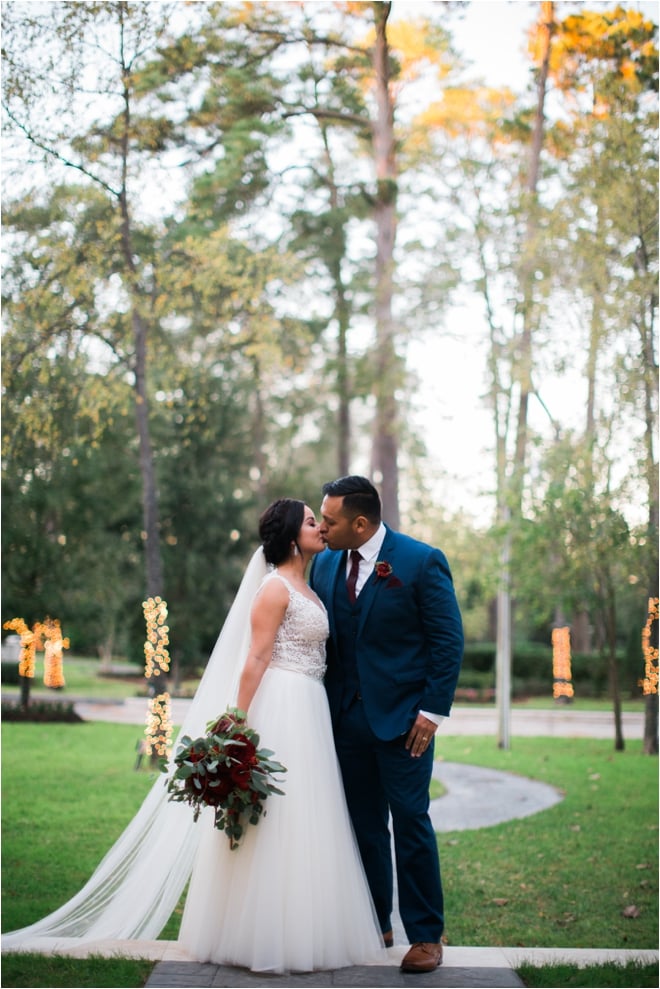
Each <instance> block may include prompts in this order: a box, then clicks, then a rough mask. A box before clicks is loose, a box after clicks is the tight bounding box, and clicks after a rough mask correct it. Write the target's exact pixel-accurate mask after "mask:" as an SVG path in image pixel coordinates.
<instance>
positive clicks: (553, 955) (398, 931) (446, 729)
mask: <svg viewBox="0 0 660 989" xmlns="http://www.w3.org/2000/svg"><path fill="white" fill-rule="evenodd" d="M188 703H189V702H187V701H183V700H179V699H175V700H174V701H173V704H172V720H173V722H174V724H180V723H181V720H182V717H183V715H184V714H185V711H186V709H187V705H188ZM75 706H76V710H77V711H78V713H79V714H80V715H81V717H83V718H85V719H86V720H90V721H92V720H98V721H116V722H121V723H124V724H136V725H142V724H144V722H145V714H146V701H145V699H144V698H131V699H130V700H128V701H125V702H118V703H108V702H94V701H89V700H84V701H83V700H81V701H79V702H76V705H75ZM643 730H644V720H643V714H637V713H635V714H625V715H624V724H623V731H624V737H625V738H628V739H632V738H642V737H643ZM440 731H441V732H443V733H445V734H451V735H496V734H497V731H498V727H497V715H496V712H495V710H494V709H493V708H492V707H490V708H486V707H484V708H477V707H471V706H470V707H463V708H460V707H459V708H454V710H453V711H452V715H451V718H450V719H449V721H447V722H445V723H444V724H443V726H442V728H441V729H440ZM510 733H511V736H512V737H515V736H533V735H540V736H546V735H547V736H562V737H575V738H613V724H612V715H611V714H608V713H602V712H579V711H574V710H572V709H570V708H568V707H566V708H556V709H555V708H553V709H551V710H548V711H537V710H525V709H521V708H516V709H515V710H512V713H511V724H510ZM434 776H435V777H436V778H437V779H439V780H440V781H441V782H442V783H443V785H444V787H445V789H446V791H447V792H446V794H445V795H444V796H443V797H441V798H440V799H439V800H435V801H433V802H432V804H431V817H432V820H433V823H434V827H435V829H436V830H437V831H457V830H463V829H472V828H480V827H490V826H492V825H494V824H499V823H501V822H502V821H507V820H511V819H512V818H519V817H527V816H530V815H532V814H536V813H539V812H541V811H543V810H545V809H547V808H548V807H552V806H553V805H554V804H556V803H557V802H558V801H560V800H561V799H562V794H561V793H560V792H559V791H557V790H556V789H555V788H554V787H551V786H548V785H546V784H544V783H539V782H537V781H535V780H529V779H525V778H524V777H519V776H516V775H514V774H513V773H502V772H497V771H495V770H490V769H485V768H483V767H479V766H465V765H462V764H458V763H449V762H442V761H438V762H436V764H435V767H434ZM394 936H395V945H394V947H393V948H390V949H389V950H388V951H386V952H385V951H384V952H383V956H384V957H383V959H382V963H379V964H375V965H364V966H360V967H355V968H346V969H337V970H334V971H327V972H313V973H303V974H295V973H287V974H285V975H271V974H262V975H257V974H255V973H253V972H249V971H247V970H245V969H238V968H232V967H229V966H225V965H216V964H202V963H200V962H196V961H194V960H193V959H191V958H190V957H189V956H188V955H186V953H185V952H184V951H183V950H182V948H181V947H180V946H179V945H178V944H177V943H176V942H171V941H105V942H96V943H89V942H88V943H85V944H82V943H79V942H76V941H57V942H48V943H43V944H42V945H41V946H40V947H37V946H35V947H36V948H37V950H41V951H43V952H45V953H55V952H57V953H61V954H67V955H72V956H74V957H85V956H87V955H91V954H95V955H106V956H113V955H121V956H125V957H135V958H149V959H151V960H153V961H154V962H155V963H156V964H155V967H154V969H153V971H152V973H151V976H150V978H149V980H148V982H147V983H146V986H147V989H187V987H191V989H192V987H216V986H221V987H235V989H239V987H263V986H267V987H271V986H272V987H278V989H279V987H283V989H284V987H286V989H294V987H307V986H312V987H313V986H319V987H325V986H341V987H351V986H352V987H362V986H380V987H390V986H392V987H395V986H404V987H407V986H417V987H419V989H426V987H435V986H438V987H452V989H458V987H463V986H466V987H482V989H489V987H491V986H492V987H505V989H507V987H509V989H517V987H520V986H523V982H522V981H521V980H520V979H519V977H518V976H517V975H516V973H515V971H514V970H515V969H516V968H517V967H519V966H520V965H521V964H524V963H530V964H537V965H541V964H546V963H556V962H566V963H568V964H572V965H575V966H578V967H584V966H587V965H593V964H599V963H602V962H615V963H621V964H623V963H625V962H626V961H629V960H635V961H641V962H643V963H646V964H650V965H657V963H658V952H657V951H634V950H632V951H615V950H611V951H610V950H605V949H589V948H584V949H561V948H560V949H552V948H476V947H459V946H451V945H450V946H448V947H446V949H445V956H444V961H443V964H442V967H441V968H438V969H436V971H435V972H432V973H429V974H423V975H411V974H404V973H402V972H401V970H400V967H399V965H400V962H401V959H402V958H403V955H404V954H405V952H406V950H407V947H408V946H407V944H406V938H405V934H404V932H403V928H402V925H401V922H400V920H399V919H398V916H397V917H396V920H395V923H394Z"/></svg>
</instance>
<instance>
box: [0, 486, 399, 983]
mask: <svg viewBox="0 0 660 989" xmlns="http://www.w3.org/2000/svg"><path fill="white" fill-rule="evenodd" d="M259 535H260V538H261V541H262V546H261V547H260V548H259V549H258V550H257V551H256V553H255V554H254V556H253V557H252V560H251V561H250V563H249V565H248V567H247V570H246V572H245V576H244V578H243V581H242V583H241V586H240V588H239V590H238V593H237V595H236V598H235V601H234V604H233V605H232V608H231V611H230V613H229V615H228V616H227V620H226V621H225V624H224V627H223V629H222V632H221V634H220V637H219V639H218V642H217V643H216V646H215V648H214V650H213V653H212V654H211V658H210V660H209V664H208V666H207V669H206V671H205V673H204V676H203V677H202V680H201V681H200V684H199V687H198V689H197V692H196V694H195V698H194V700H193V702H192V704H191V706H190V710H189V712H188V715H187V716H186V718H185V720H184V723H183V725H182V728H181V733H180V737H182V736H183V735H184V734H187V735H199V734H202V733H203V731H204V726H205V725H206V724H207V723H208V722H209V721H211V720H215V719H217V717H218V715H220V714H222V712H223V710H224V709H225V708H226V707H228V706H235V707H238V708H239V709H241V710H243V711H247V712H248V723H249V726H250V727H251V728H253V729H254V730H255V731H257V732H258V733H259V735H260V737H261V744H262V745H263V746H265V747H267V748H269V749H272V750H273V751H274V753H275V758H276V759H277V760H278V761H279V762H281V763H283V765H284V766H286V768H287V772H286V774H285V776H284V780H283V783H281V784H280V785H281V787H282V789H283V790H284V796H280V795H273V796H271V797H270V798H269V799H268V801H267V803H266V808H265V813H264V814H263V815H262V817H261V818H260V820H259V823H258V824H257V825H256V826H250V827H248V828H247V830H246V833H245V835H244V837H243V838H242V841H241V844H240V847H239V848H238V849H234V850H232V849H230V845H229V841H228V838H227V836H226V835H225V834H224V833H223V832H221V831H218V830H217V829H216V828H215V827H214V826H213V812H212V809H211V808H209V809H207V811H204V812H203V813H202V815H201V817H200V819H199V821H198V822H197V823H194V819H193V814H192V812H191V811H190V809H189V808H187V807H185V805H183V804H181V803H174V802H168V799H167V792H166V787H165V785H164V783H163V779H162V778H161V779H159V780H157V781H156V783H155V784H154V786H153V787H152V789H151V791H150V793H149V794H148V795H147V798H146V799H145V801H144V803H143V805H142V807H141V808H140V810H139V811H138V813H137V814H136V816H135V818H134V819H133V821H132V822H131V823H130V824H129V826H128V828H127V829H126V830H125V831H124V833H123V834H122V835H121V837H120V838H119V840H118V841H117V842H116V843H115V845H114V846H113V847H112V848H111V849H110V851H109V852H108V854H107V855H106V857H105V858H104V859H103V861H102V862H101V863H100V865H99V866H98V868H97V869H96V871H95V872H94V874H93V875H92V877H91V878H90V880H89V881H88V882H87V884H86V885H85V886H84V887H83V889H82V890H81V891H80V892H79V893H78V894H77V895H76V896H74V897H73V899H71V900H70V901H69V902H68V903H66V904H64V906H62V907H60V909H59V910H56V911H55V912H54V913H52V914H50V915H49V916H48V917H45V918H43V919H42V920H40V921H38V922H37V923H35V924H32V925H31V926H30V927H26V928H23V929H22V930H19V931H13V932H11V933H10V934H4V935H3V936H2V949H3V951H17V950H24V951H29V950H42V951H43V950H51V951H56V950H63V949H65V948H66V945H67V940H68V939H70V938H74V939H77V941H78V942H79V940H80V939H82V940H83V941H85V942H91V941H94V942H99V941H104V940H109V939H111V940H117V939H133V938H141V939H153V938H156V937H158V934H159V933H160V931H161V930H162V929H163V927H164V926H165V924H166V923H167V921H168V919H169V917H170V915H171V913H172V911H173V910H174V908H175V907H176V904H177V903H178V901H179V898H180V896H181V894H182V893H183V891H184V888H185V886H186V883H188V881H189V888H188V893H187V896H186V901H185V907H184V912H183V918H182V922H181V931H180V935H179V943H180V945H181V946H182V947H183V948H184V949H185V950H186V951H187V953H188V954H190V955H191V957H193V958H195V959H196V960H198V961H213V962H217V963H224V964H228V965H239V966H245V967H248V968H250V969H252V970H253V971H258V972H285V971H312V970H315V969H333V968H341V967H344V966H348V965H355V964H360V963H363V964H364V963H369V962H374V961H377V960H381V959H382V958H384V957H385V956H384V953H382V952H381V949H382V939H381V936H380V933H379V928H378V924H377V920H376V916H375V912H374V909H373V904H372V902H371V897H370V894H369V891H368V887H367V882H366V878H365V876H364V872H363V868H362V864H361V860H360V857H359V853H358V850H357V845H356V843H355V839H354V836H353V831H352V827H351V824H350V820H349V817H348V811H347V808H346V802H345V798H344V793H343V789H342V784H341V777H340V773H339V768H338V764H337V759H336V755H335V749H334V742H333V737H332V729H331V725H330V715H329V711H328V705H327V700H326V694H325V689H324V687H323V674H324V671H325V642H326V639H327V636H328V619H327V615H326V613H325V609H324V607H323V605H322V604H321V602H320V600H319V599H318V598H317V597H316V595H315V594H314V592H313V591H311V590H310V588H309V587H308V585H307V584H306V582H305V571H306V568H307V565H308V563H309V561H310V560H311V559H312V557H313V556H314V555H315V554H316V553H319V552H320V551H321V550H322V549H323V548H324V543H323V540H322V538H321V535H320V530H319V525H318V523H317V522H316V519H315V517H314V513H313V512H312V511H311V509H310V508H309V507H308V506H307V505H305V504H304V503H303V502H302V501H297V500H294V499H290V498H283V499H279V500H278V501H276V502H274V503H273V504H272V505H270V507H269V508H267V509H266V511H265V512H264V513H263V515H262V516H261V519H260V521H259Z"/></svg>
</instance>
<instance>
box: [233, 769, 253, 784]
mask: <svg viewBox="0 0 660 989" xmlns="http://www.w3.org/2000/svg"><path fill="white" fill-rule="evenodd" d="M231 778H232V781H233V782H234V783H235V784H236V786H237V787H238V788H239V790H249V789H250V780H251V779H252V770H251V769H250V767H249V766H242V765H238V766H234V768H233V769H232V771H231Z"/></svg>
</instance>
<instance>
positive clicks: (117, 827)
mask: <svg viewBox="0 0 660 989" xmlns="http://www.w3.org/2000/svg"><path fill="white" fill-rule="evenodd" d="M140 735H141V728H140V726H139V725H135V726H130V725H113V724H103V723H84V724H80V725H62V724H19V723H7V724H4V725H3V726H2V747H3V781H2V782H3V793H2V796H3V799H2V837H3V843H2V844H3V849H2V850H3V875H2V894H3V907H4V910H3V929H4V930H11V929H15V928H17V927H21V926H24V925H26V924H28V923H30V922H32V921H34V920H36V919H38V918H39V917H41V916H43V915H44V914H46V913H48V912H50V911H52V910H54V909H55V908H56V907H58V906H59V905H61V903H63V902H64V901H65V900H67V899H68V898H69V897H70V896H71V895H73V893H75V892H76V891H77V890H78V889H79V888H80V886H81V885H82V883H83V882H84V881H85V879H86V878H87V877H88V876H89V874H90V873H91V872H92V871H93V869H94V867H95V866H96V864H97V863H98V861H99V860H100V859H101V857H102V856H103V854H104V853H105V851H106V850H107V848H108V847H109V845H110V844H111V843H112V841H114V840H115V838H117V837H118V835H119V834H120V833H121V831H122V829H123V827H124V826H125V824H126V823H128V821H129V820H130V818H131V817H132V815H133V814H134V813H135V811H136V810H137V808H138V806H139V804H140V803H141V801H142V799H143V797H144V795H145V794H146V792H147V790H148V789H149V787H150V786H151V785H152V782H153V780H154V779H155V775H154V774H152V773H150V772H149V771H145V770H141V771H135V769H134V765H135V747H136V744H137V741H138V739H139V738H140ZM436 755H437V757H438V758H443V759H446V760H448V761H452V762H465V763H468V764H476V765H483V766H490V767H492V768H496V769H503V770H507V771H509V772H514V773H518V774H520V775H524V776H530V777H533V778H535V779H539V780H542V781H544V782H547V783H550V784H552V785H553V786H556V787H559V788H560V789H561V790H562V791H563V793H564V794H565V798H564V799H563V800H562V802H561V803H559V804H557V805H556V806H555V807H553V808H551V809H549V810H547V811H544V812H542V813H540V814H535V815H533V816H531V817H528V818H523V819H520V820H514V821H510V822H507V823H504V824H500V825H497V826H496V827H491V828H482V829H477V830H473V831H460V832H452V833H443V834H441V835H439V839H438V840H439V848H440V854H441V861H442V868H443V880H444V886H445V895H446V910H447V929H446V934H447V939H448V942H449V944H450V945H451V944H459V945H475V946H478V945H484V946H488V945H502V946H530V947H536V946H539V947H607V948H627V949H638V950H641V949H652V950H656V949H657V946H658V939H657V931H658V814H657V808H658V803H657V800H658V793H657V790H658V774H657V760H655V759H653V758H649V757H647V756H644V755H643V754H642V751H641V743H639V742H629V743H628V744H627V747H626V749H625V751H624V752H615V751H614V749H613V743H612V742H611V741H600V740H583V739H558V738H553V739H549V738H524V739H513V743H512V747H511V749H510V750H507V751H503V750H500V749H498V748H497V746H496V744H495V741H494V740H493V739H492V738H476V737H475V738H472V737H470V738H468V737H458V736H451V735H450V734H449V732H446V733H445V734H443V733H442V731H441V733H440V735H439V737H438V741H437V748H436ZM179 918H180V911H179V913H178V914H175V915H174V916H173V918H172V919H171V921H170V923H169V924H168V925H167V928H166V930H165V931H164V932H163V937H166V938H168V939H172V938H175V937H176V933H177V930H178V924H179ZM98 964H100V963H99V961H98V960H96V961H94V960H90V961H89V962H88V963H85V962H83V961H76V962H67V961H63V960H58V959H42V960H40V961H39V965H46V966H48V965H50V966H51V968H50V970H48V968H46V973H45V974H44V975H43V979H44V980H45V981H38V979H39V976H38V974H37V971H36V969H35V968H34V967H31V968H30V972H31V974H30V976H29V979H31V980H32V981H20V979H21V974H20V971H21V965H22V966H23V969H24V968H25V959H22V960H21V959H17V958H16V956H6V957H4V958H3V973H2V984H3V986H22V985H30V986H32V987H34V986H39V985H41V986H51V987H54V986H60V985H65V986H69V987H73V986H83V985H95V986H103V985H115V986H119V985H123V986H125V987H130V986H141V985H143V984H144V979H146V975H144V969H143V968H142V967H140V963H138V964H137V966H136V967H135V968H132V969H130V971H131V972H132V973H133V974H132V975H130V976H129V975H128V970H126V969H124V970H123V971H124V974H123V975H121V976H117V975H116V974H111V975H108V976H107V977H108V978H109V979H110V980H111V981H105V982H104V981H102V979H103V978H105V976H104V975H102V973H101V971H100V970H99V969H98V968H96V967H95V966H97V965H98ZM110 964H111V963H110ZM124 964H128V965H129V966H130V965H131V964H133V963H124ZM146 964H147V966H148V968H147V971H149V970H150V966H149V963H146ZM60 965H62V966H70V965H74V968H75V970H76V971H77V972H78V973H79V974H78V975H72V974H71V970H70V969H69V968H67V974H65V975H62V979H63V981H56V980H57V979H58V978H59V976H58V975H57V971H59V966H60ZM86 965H88V966H93V967H92V974H91V975H89V976H88V975H86V974H84V973H85V972H87V968H86ZM16 966H18V971H17V969H16ZM53 966H54V967H55V968H54V969H53ZM101 968H103V966H101ZM550 968H551V967H550ZM612 968H615V966H610V967H608V972H609V971H610V969H612ZM535 972H536V975H534V974H529V973H528V972H527V971H526V970H525V972H524V977H525V982H526V984H527V985H529V986H535V985H538V986H544V985H545V986H551V985H554V986H558V985H561V986H565V987H568V986H573V985H575V986H587V985H592V986H610V985H612V986H630V985H636V986H637V985H638V986H646V985H657V970H654V969H650V970H646V969H645V970H644V971H643V972H642V973H641V974H639V973H637V972H636V971H635V974H634V975H632V974H631V973H628V974H623V973H622V971H621V970H619V971H616V972H614V973H613V977H614V978H616V979H623V980H624V981H614V982H612V981H606V979H609V978H610V975H605V974H603V973H602V972H601V973H600V974H592V975H591V976H590V975H585V974H584V973H579V974H578V973H573V976H572V978H573V977H574V978H579V979H584V978H587V979H592V980H593V981H586V982H585V981H566V976H565V975H564V974H559V973H558V972H555V973H554V974H553V973H552V972H551V973H550V975H549V976H547V977H549V978H550V979H553V978H559V979H560V980H563V981H550V982H548V981H535V979H536V980H538V979H539V978H541V973H543V972H546V969H542V970H535ZM87 977H89V978H90V979H91V980H92V981H83V979H85V978H87ZM117 978H121V979H122V980H123V981H116V979H117ZM113 979H115V981H112V980H113ZM630 979H634V981H630ZM649 979H650V980H652V981H648V980H649ZM131 980H133V981H131ZM136 980H137V981H136ZM140 980H142V981H140ZM626 980H628V981H626ZM653 980H655V981H653Z"/></svg>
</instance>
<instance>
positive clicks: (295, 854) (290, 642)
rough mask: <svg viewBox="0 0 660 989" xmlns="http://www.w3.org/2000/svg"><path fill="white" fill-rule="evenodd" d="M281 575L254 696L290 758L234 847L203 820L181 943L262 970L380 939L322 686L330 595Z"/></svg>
mask: <svg viewBox="0 0 660 989" xmlns="http://www.w3.org/2000/svg"><path fill="white" fill-rule="evenodd" d="M265 579H266V580H283V582H284V583H285V584H286V586H287V588H288V589H289V594H290V598H289V604H288V608H287V611H286V614H285V618H284V621H283V623H282V625H281V626H280V628H279V630H278V633H277V636H276V639H275V647H274V650H273V656H272V659H271V663H270V665H269V667H268V669H267V670H266V672H265V673H264V676H263V679H262V681H261V683H260V685H259V688H258V690H257V692H256V694H255V697H254V699H253V701H252V704H251V705H250V710H249V716H248V724H249V726H250V727H251V728H253V729H255V731H257V732H258V733H259V735H260V745H261V746H262V747H264V748H267V749H272V750H273V751H274V753H275V758H276V759H277V760H278V761H279V762H281V763H282V764H283V765H284V766H286V767H287V772H286V773H285V774H283V776H282V781H283V782H282V783H281V784H279V785H280V788H281V789H283V790H284V792H285V795H284V796H279V795H277V794H273V795H271V796H270V797H269V798H268V800H267V801H266V804H265V814H264V815H263V816H262V817H261V818H260V821H259V823H258V824H257V825H256V826H253V825H247V828H246V832H245V834H244V836H243V839H242V841H241V844H240V846H239V847H238V848H237V849H234V850H231V849H230V847H229V841H228V838H227V837H226V835H225V834H224V832H222V831H218V830H217V829H215V828H214V827H213V812H212V810H207V811H205V812H204V814H203V815H202V816H201V817H200V820H199V823H198V827H200V828H202V829H203V833H202V836H201V839H200V844H199V847H198V850H197V855H196V859H195V863H194V865H193V872H192V877H191V881H190V887H189V890H188V894H187V897H186V903H185V909H184V914H183V920H182V923H181V932H180V935H179V943H180V944H181V945H182V946H183V947H184V948H185V950H186V951H187V952H188V953H189V954H191V955H192V956H193V957H194V958H196V959H198V960H199V961H213V962H220V963H224V964H229V965H239V966H245V967H248V968H250V969H252V970H253V971H259V972H285V971H312V970H314V969H333V968H340V967H343V966H347V965H353V964H360V963H365V962H374V961H376V960H377V959H378V958H379V957H380V958H382V957H383V954H382V942H381V939H380V935H379V933H378V926H377V921H376V917H375V912H374V910H373V906H372V903H371V897H370V894H369V891H368V887H367V882H366V879H365V876H364V872H363V869H362V864H361V861H360V857H359V853H358V850H357V845H356V843H355V839H354V836H353V831H352V826H351V823H350V819H349V816H348V811H347V809H346V802H345V799H344V793H343V789H342V782H341V776H340V771H339V766H338V763H337V758H336V755H335V749H334V743H333V738H332V728H331V724H330V714H329V710H328V704H327V700H326V694H325V689H324V687H323V674H324V672H325V642H326V639H327V637H328V619H327V615H326V612H325V609H324V607H323V605H322V604H321V602H320V601H318V599H317V601H313V600H311V599H310V598H309V597H307V596H306V595H305V594H303V593H301V592H300V591H297V590H296V589H295V588H294V587H292V585H291V584H289V582H288V581H286V580H285V579H284V578H283V577H281V576H280V575H279V574H277V572H275V573H272V574H270V575H268V576H267V577H266V578H265Z"/></svg>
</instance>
